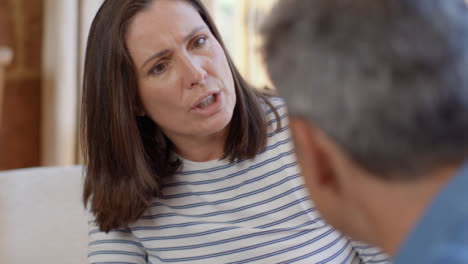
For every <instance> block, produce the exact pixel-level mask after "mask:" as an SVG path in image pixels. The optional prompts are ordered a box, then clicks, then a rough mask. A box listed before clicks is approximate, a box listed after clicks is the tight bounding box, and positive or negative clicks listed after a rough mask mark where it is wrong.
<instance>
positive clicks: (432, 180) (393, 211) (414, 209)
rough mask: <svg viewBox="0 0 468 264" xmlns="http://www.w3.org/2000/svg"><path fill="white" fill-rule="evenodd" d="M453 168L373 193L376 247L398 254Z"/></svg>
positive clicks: (383, 186)
mask: <svg viewBox="0 0 468 264" xmlns="http://www.w3.org/2000/svg"><path fill="white" fill-rule="evenodd" d="M457 169H458V166H456V167H447V168H443V169H438V170H436V171H434V172H433V173H431V174H430V175H427V176H426V177H425V178H424V179H421V180H417V181H406V182H385V183H381V184H380V186H374V187H376V188H375V189H374V190H373V192H374V193H375V195H377V194H378V195H377V196H375V197H379V198H378V199H371V200H372V201H370V204H369V206H368V209H369V210H368V211H367V213H368V216H369V219H370V224H371V225H373V227H374V228H373V229H374V231H375V232H376V234H375V237H376V238H377V240H376V244H378V245H379V246H381V247H382V248H383V249H384V250H385V251H386V252H387V253H389V254H390V255H395V254H398V251H399V249H400V247H401V246H403V243H404V242H405V240H406V238H407V236H408V235H409V234H410V232H411V230H412V229H413V228H414V226H415V225H417V224H418V222H419V220H420V218H421V217H422V216H423V214H424V212H425V211H426V209H427V208H428V207H429V206H430V204H431V202H432V200H433V199H434V198H435V197H436V196H437V194H438V193H439V191H440V190H441V188H442V187H443V186H444V185H445V184H446V183H447V182H448V181H449V180H450V179H451V178H452V177H453V175H454V174H455V173H456V170H457Z"/></svg>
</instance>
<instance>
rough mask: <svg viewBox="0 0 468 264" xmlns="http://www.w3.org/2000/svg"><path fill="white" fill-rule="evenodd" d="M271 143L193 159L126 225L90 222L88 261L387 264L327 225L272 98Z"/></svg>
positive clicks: (282, 111)
mask: <svg viewBox="0 0 468 264" xmlns="http://www.w3.org/2000/svg"><path fill="white" fill-rule="evenodd" d="M271 101H272V103H273V104H274V106H275V108H276V109H277V110H278V112H279V114H280V116H281V124H282V129H281V130H279V131H275V129H276V124H277V120H276V118H275V115H274V114H273V113H272V111H271V109H270V110H269V109H267V108H265V109H266V115H267V120H268V141H267V147H266V148H265V149H264V150H263V151H261V152H259V154H258V155H257V156H256V158H255V159H253V160H238V161H236V162H234V163H230V162H229V161H227V160H215V161H208V162H193V161H188V160H183V169H182V170H181V172H180V173H178V174H176V175H175V176H174V177H173V178H172V179H171V181H170V182H168V183H167V184H166V185H165V186H164V188H163V193H162V196H161V197H160V198H158V199H154V201H153V203H152V204H151V206H150V207H149V208H148V209H147V210H146V211H145V213H144V214H143V216H142V217H141V218H140V219H139V220H137V221H136V222H134V223H133V224H131V225H130V226H129V227H128V228H125V229H118V230H113V231H111V232H109V233H107V234H106V233H103V232H100V231H99V229H98V228H97V227H96V226H95V224H94V221H93V220H92V219H91V221H90V230H89V238H90V242H89V255H88V259H89V261H90V263H153V264H156V263H190V264H193V263H203V264H207V263H216V264H219V263H308V264H310V263H352V264H355V263H389V260H388V258H387V256H386V255H385V254H382V253H381V251H379V250H378V249H375V248H372V247H369V246H366V245H363V244H360V243H357V242H352V241H350V240H349V239H347V238H346V237H344V236H343V235H342V234H340V233H339V232H337V231H336V230H334V229H333V228H332V227H330V226H329V225H327V224H326V223H325V222H324V220H323V219H322V218H321V216H320V215H319V213H318V212H317V211H316V209H315V208H314V206H313V203H312V202H311V201H310V199H309V198H308V194H307V191H306V189H305V188H304V183H303V181H302V178H301V175H300V174H299V168H298V165H297V164H296V159H295V156H294V149H293V144H292V139H291V135H290V133H289V130H288V124H287V122H288V121H287V117H286V115H287V113H286V109H285V106H284V103H283V101H282V100H281V99H278V98H273V99H271Z"/></svg>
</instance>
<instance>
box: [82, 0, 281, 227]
mask: <svg viewBox="0 0 468 264" xmlns="http://www.w3.org/2000/svg"><path fill="white" fill-rule="evenodd" d="M153 1H157V0H106V1H104V3H103V4H102V6H101V8H100V9H99V11H98V13H97V15H96V17H95V18H94V20H93V23H92V25H91V30H90V33H89V37H88V43H87V48H86V55H85V69H84V81H83V97H82V108H81V139H82V140H81V142H82V149H83V157H84V161H85V165H87V166H86V167H85V168H86V179H85V182H84V188H83V202H84V204H85V206H88V203H89V206H90V210H91V212H92V213H93V214H94V215H95V221H96V224H97V225H98V226H99V227H100V229H101V230H102V231H106V232H108V231H109V230H111V229H115V228H119V227H125V226H127V225H128V224H130V223H131V222H134V221H136V220H137V219H138V218H139V217H140V216H141V215H142V214H143V212H144V210H145V209H146V208H147V207H148V206H149V204H150V202H151V200H152V199H153V198H154V197H157V196H158V195H160V193H161V188H162V184H163V182H164V179H165V178H167V177H170V176H172V175H173V174H174V173H176V172H177V170H179V169H180V167H181V161H180V160H179V159H178V158H176V157H175V156H174V155H173V153H172V148H173V146H172V143H171V142H170V141H169V140H168V139H167V138H166V137H165V135H164V134H163V133H162V131H161V130H160V129H159V128H158V126H157V124H156V123H154V122H153V121H152V120H151V119H149V118H148V117H139V116H137V114H136V113H137V112H138V109H139V108H140V107H141V106H140V101H139V98H138V89H137V83H138V82H137V79H136V78H137V77H136V76H137V75H136V72H135V67H134V64H133V61H132V59H131V57H130V55H129V52H128V50H127V47H126V42H125V35H126V32H127V28H128V26H129V24H130V23H131V21H132V19H133V17H135V15H136V14H137V13H138V12H140V11H142V10H144V9H146V8H148V7H149V6H150V5H151V3H152V2H153ZM185 1H188V2H190V3H191V4H192V5H193V6H194V8H195V9H196V10H197V11H198V13H199V14H200V16H201V17H202V19H203V20H204V22H205V23H206V24H207V26H208V27H209V29H210V30H211V32H212V33H213V35H214V36H215V38H216V39H217V40H218V41H219V43H220V44H221V46H222V48H223V50H224V52H225V54H226V57H227V60H228V63H229V66H230V69H231V72H232V75H233V78H234V83H235V91H236V97H237V100H236V105H235V108H234V113H233V117H232V120H231V127H230V131H229V134H228V137H227V140H226V145H225V147H224V153H225V154H224V156H223V158H229V159H230V160H231V161H234V160H237V159H244V158H247V159H250V158H254V157H255V155H256V154H257V153H258V152H259V151H261V150H262V149H263V148H264V147H265V144H266V139H267V128H266V122H265V115H264V111H263V110H262V107H261V104H260V102H259V100H263V101H264V102H265V103H266V104H267V105H268V106H269V107H270V108H271V109H272V110H273V112H274V113H275V115H276V117H277V119H278V120H279V116H278V113H277V111H276V110H275V108H274V107H273V105H272V104H271V103H270V101H269V100H268V95H267V94H265V93H262V92H259V91H258V90H256V89H253V88H251V87H250V86H249V85H248V83H247V82H246V81H245V80H244V79H243V78H242V76H241V75H240V73H239V71H238V70H237V69H236V67H235V66H234V64H233V62H232V60H231V58H230V57H229V55H228V53H227V50H226V48H225V45H224V44H223V42H222V39H221V37H220V34H219V32H218V30H217V29H216V27H215V24H214V23H213V20H212V19H211V18H210V16H209V14H208V13H207V11H206V9H205V7H204V6H203V4H202V3H201V2H200V1H199V0H185ZM279 126H280V125H279V123H278V128H279Z"/></svg>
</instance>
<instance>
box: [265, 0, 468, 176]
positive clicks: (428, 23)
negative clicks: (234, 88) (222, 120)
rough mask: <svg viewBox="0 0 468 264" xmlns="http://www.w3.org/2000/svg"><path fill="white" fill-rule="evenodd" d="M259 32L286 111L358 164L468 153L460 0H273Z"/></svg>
mask: <svg viewBox="0 0 468 264" xmlns="http://www.w3.org/2000/svg"><path fill="white" fill-rule="evenodd" d="M263 35H264V38H265V43H264V47H263V52H264V57H265V61H266V64H267V67H268V70H269V72H270V76H271V79H272V81H273V83H274V84H275V86H276V88H277V89H278V91H279V94H280V95H281V96H283V97H284V98H285V100H286V102H287V104H288V107H289V111H290V114H291V115H298V116H302V117H304V118H306V119H308V120H309V121H310V122H311V123H313V124H314V125H316V126H317V127H319V128H321V129H322V130H324V131H325V132H326V133H327V134H328V135H329V136H330V137H331V138H332V139H333V140H335V141H336V143H337V144H338V145H339V146H340V147H341V148H342V149H343V150H344V151H345V152H346V153H347V154H348V155H349V156H350V157H351V158H352V159H353V160H354V161H355V162H357V164H359V165H360V166H362V167H363V168H365V169H367V170H369V171H370V172H372V173H374V174H376V175H379V176H380V177H383V178H385V179H397V178H401V179H403V178H406V179H410V178H413V179H415V178H418V177H421V176H422V175H424V173H426V172H427V171H428V170H432V169H435V168H437V167H438V166H443V165H447V164H452V163H453V164H455V163H456V162H461V161H463V160H464V159H466V158H467V157H468V71H467V70H468V13H467V6H466V4H465V2H464V1H463V0H280V1H279V4H278V5H277V6H276V7H275V8H274V9H273V10H272V14H271V15H270V17H269V18H268V20H267V23H266V25H265V26H264V28H263Z"/></svg>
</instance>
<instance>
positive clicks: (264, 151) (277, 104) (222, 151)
mask: <svg viewBox="0 0 468 264" xmlns="http://www.w3.org/2000/svg"><path fill="white" fill-rule="evenodd" d="M82 111H83V115H82V116H83V122H82V126H83V130H82V133H83V136H84V139H85V140H84V141H83V142H85V143H86V144H85V146H84V150H85V152H84V153H85V160H86V163H87V176H86V181H85V186H84V194H83V198H84V203H85V204H89V207H90V210H91V212H92V213H93V215H94V219H92V220H91V221H90V232H89V236H90V243H89V261H90V262H91V263H164V262H172V263H230V262H232V263H251V262H255V263H280V262H283V263H291V262H296V263H324V262H331V263H360V259H361V258H363V257H362V256H364V254H363V255H361V256H359V255H358V254H357V252H358V251H359V250H367V253H366V256H367V258H368V259H382V258H383V255H380V254H379V253H378V251H376V250H374V249H372V248H368V247H360V248H358V247H353V246H352V245H351V243H350V241H348V240H347V239H346V238H344V237H342V236H341V235H340V234H339V233H337V232H336V231H334V230H333V229H332V228H331V227H329V226H328V225H326V224H325V223H324V222H323V220H322V219H321V218H320V216H319V215H318V214H317V212H315V210H314V208H313V205H312V204H311V202H310V200H309V199H308V196H307V193H306V192H305V191H304V188H303V183H302V180H301V178H300V175H299V173H298V168H297V166H296V162H295V158H294V155H293V148H292V144H291V139H290V135H289V131H288V130H287V126H286V125H287V120H286V119H285V116H286V112H285V109H284V107H283V103H282V101H281V100H279V99H277V98H269V97H268V96H267V95H266V94H262V93H260V92H258V91H256V90H254V89H252V88H250V87H249V86H248V85H247V83H246V82H245V81H244V80H243V79H242V77H241V76H240V74H239V72H238V71H237V70H236V68H235V67H234V65H233V63H232V61H231V59H230V58H229V56H228V55H227V53H226V49H225V47H224V45H223V44H222V41H221V38H220V36H219V33H218V31H217V29H216V28H215V26H214V23H213V22H212V20H211V19H210V17H209V15H208V13H207V12H206V10H205V8H204V7H203V6H202V4H201V3H200V2H199V1H198V0H191V1H189V0H153V1H151V0H139V1H137V0H134V1H131V0H107V1H105V2H104V3H103V5H102V7H101V8H100V10H99V12H98V14H97V15H96V18H95V19H94V21H93V25H92V27H91V32H90V35H89V39H88V47H87V52H86V63H85V75H84V91H83V107H82ZM280 121H282V122H283V125H284V126H281V124H280ZM358 249H359V250H358ZM373 263H379V262H378V261H376V262H373ZM380 263H385V261H381V262H380Z"/></svg>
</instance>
